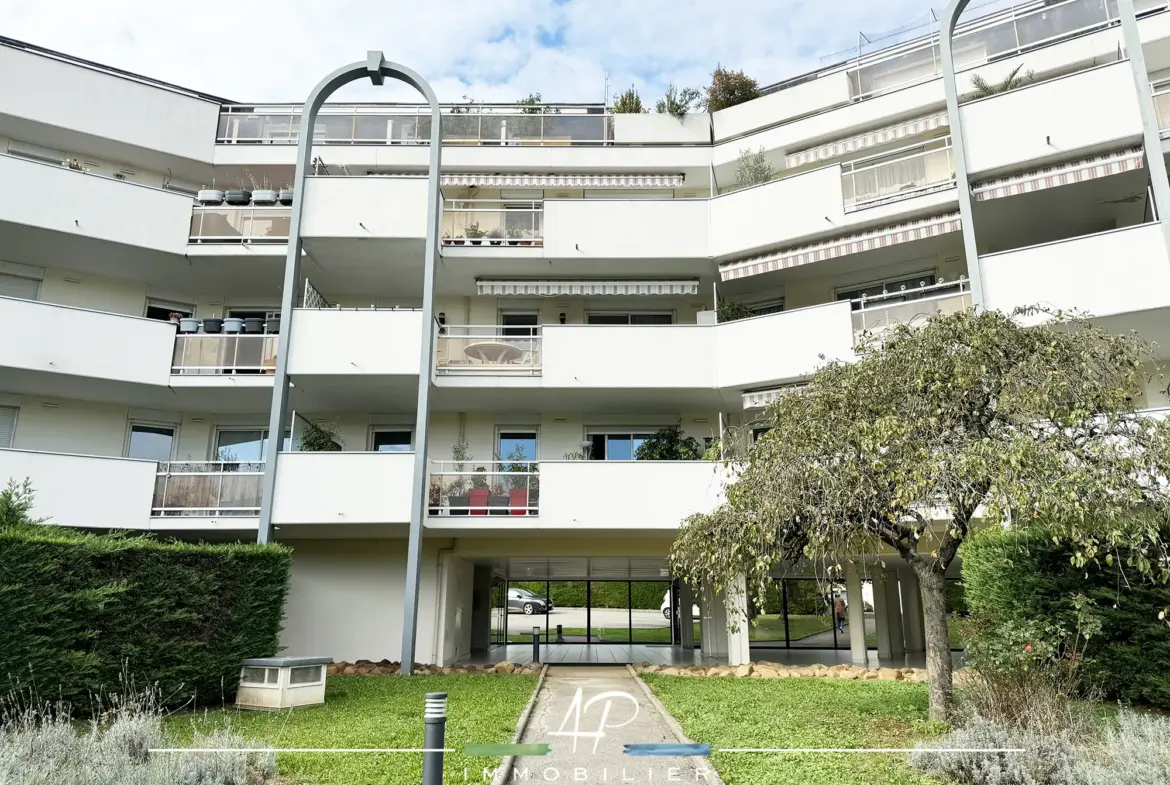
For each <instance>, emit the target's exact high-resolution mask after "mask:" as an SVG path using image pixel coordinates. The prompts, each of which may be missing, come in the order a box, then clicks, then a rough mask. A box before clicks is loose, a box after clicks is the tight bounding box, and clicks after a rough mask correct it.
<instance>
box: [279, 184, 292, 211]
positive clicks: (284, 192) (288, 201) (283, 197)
mask: <svg viewBox="0 0 1170 785" xmlns="http://www.w3.org/2000/svg"><path fill="white" fill-rule="evenodd" d="M276 201H278V202H280V203H281V204H282V205H284V206H285V207H291V206H292V203H293V187H292V183H285V184H284V185H282V186H281V187H280V191H279V192H278V193H277V194H276Z"/></svg>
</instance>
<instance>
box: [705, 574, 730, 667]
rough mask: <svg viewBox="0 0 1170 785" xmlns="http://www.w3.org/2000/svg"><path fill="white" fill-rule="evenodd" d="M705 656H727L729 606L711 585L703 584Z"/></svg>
mask: <svg viewBox="0 0 1170 785" xmlns="http://www.w3.org/2000/svg"><path fill="white" fill-rule="evenodd" d="M703 620H704V621H705V622H706V625H705V626H704V627H703V656H704V657H707V658H711V659H722V658H724V657H726V656H727V606H726V604H725V603H724V602H723V595H722V594H720V593H718V592H716V591H715V589H714V588H713V587H712V586H711V584H709V583H704V584H703Z"/></svg>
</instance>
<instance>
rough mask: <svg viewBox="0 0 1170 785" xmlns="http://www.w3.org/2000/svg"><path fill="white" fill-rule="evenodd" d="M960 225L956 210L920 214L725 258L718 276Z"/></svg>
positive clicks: (734, 275)
mask: <svg viewBox="0 0 1170 785" xmlns="http://www.w3.org/2000/svg"><path fill="white" fill-rule="evenodd" d="M961 227H962V224H961V222H960V219H959V214H958V213H947V214H946V215H937V216H935V217H933V218H923V219H921V220H918V221H910V222H908V223H902V224H895V225H893V226H883V227H881V228H879V229H872V230H870V231H868V232H864V233H861V234H851V235H846V236H845V237H835V238H833V239H832V240H825V241H823V242H819V243H814V244H812V245H803V246H800V247H798V248H789V249H786V250H783V251H774V252H772V253H769V254H764V255H762V256H754V257H752V258H750V259H743V260H740V261H738V262H728V263H727V264H724V265H720V267H719V276H720V278H721V279H722V280H724V281H732V280H735V279H736V278H747V277H748V276H750V275H760V274H761V273H769V272H772V271H773V270H783V269H786V268H788V267H799V266H800V265H802V264H810V263H812V262H820V261H824V260H825V259H835V258H837V257H838V256H848V255H849V254H855V253H861V252H862V251H872V250H874V249H875V248H885V247H887V246H890V245H898V244H900V243H910V242H914V241H915V240H922V239H925V238H927V237H937V236H938V235H941V234H947V233H948V232H957V231H959V229H960V228H961Z"/></svg>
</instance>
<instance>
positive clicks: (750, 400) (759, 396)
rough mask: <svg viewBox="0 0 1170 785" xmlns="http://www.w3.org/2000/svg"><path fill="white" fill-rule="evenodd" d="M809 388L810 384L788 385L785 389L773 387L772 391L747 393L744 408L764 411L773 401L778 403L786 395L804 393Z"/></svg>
mask: <svg viewBox="0 0 1170 785" xmlns="http://www.w3.org/2000/svg"><path fill="white" fill-rule="evenodd" d="M807 388H808V384H806V383H804V382H800V383H798V384H786V385H784V386H783V387H773V388H772V389H770V390H756V391H755V392H745V393H744V394H743V408H745V409H763V408H765V407H766V406H767V405H768V404H770V403H772V402H773V401H778V400H780V398H782V397H783V396H785V395H792V394H793V393H799V392H803V391H804V390H806V389H807Z"/></svg>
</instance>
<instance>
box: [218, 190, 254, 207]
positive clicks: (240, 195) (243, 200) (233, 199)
mask: <svg viewBox="0 0 1170 785" xmlns="http://www.w3.org/2000/svg"><path fill="white" fill-rule="evenodd" d="M223 199H224V201H225V202H227V203H228V204H230V205H235V206H237V207H241V206H243V205H246V204H248V203H250V202H251V201H252V192H251V191H245V190H243V189H240V188H233V189H231V190H230V191H224V194H223Z"/></svg>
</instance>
